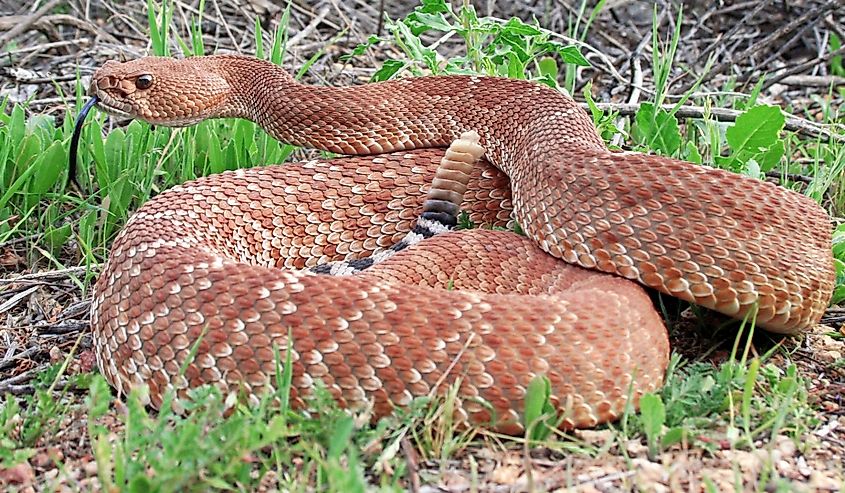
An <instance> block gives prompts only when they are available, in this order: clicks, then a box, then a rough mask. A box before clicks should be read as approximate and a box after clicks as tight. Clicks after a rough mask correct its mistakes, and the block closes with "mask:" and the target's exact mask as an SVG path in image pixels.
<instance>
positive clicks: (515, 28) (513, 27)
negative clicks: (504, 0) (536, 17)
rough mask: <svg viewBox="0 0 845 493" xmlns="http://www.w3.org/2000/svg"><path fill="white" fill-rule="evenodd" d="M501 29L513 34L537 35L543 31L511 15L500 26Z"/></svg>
mask: <svg viewBox="0 0 845 493" xmlns="http://www.w3.org/2000/svg"><path fill="white" fill-rule="evenodd" d="M502 30H503V31H506V32H507V33H508V34H511V35H514V36H539V35H540V34H542V33H543V31H541V30H539V29H537V28H536V27H534V26H531V25H528V24H526V23H524V22H522V20H521V19H519V18H517V17H511V18H510V19H509V20H508V21H507V22H505V24H504V25H503V26H502Z"/></svg>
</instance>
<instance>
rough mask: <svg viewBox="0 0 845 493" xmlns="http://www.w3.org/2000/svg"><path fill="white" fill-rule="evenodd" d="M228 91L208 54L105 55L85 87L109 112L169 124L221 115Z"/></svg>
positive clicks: (226, 101)
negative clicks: (105, 59)
mask: <svg viewBox="0 0 845 493" xmlns="http://www.w3.org/2000/svg"><path fill="white" fill-rule="evenodd" d="M230 92H231V91H230V87H229V83H228V81H227V80H226V78H225V77H224V75H223V73H222V72H221V71H220V70H217V64H216V63H214V61H213V60H211V59H210V58H209V59H207V60H206V59H202V58H187V59H182V60H177V59H175V58H166V57H144V58H139V59H137V60H132V61H129V62H122V63H121V62H115V61H108V62H106V63H105V64H103V66H102V67H100V68H99V69H97V71H96V72H95V73H94V76H93V77H92V78H91V85H90V86H89V88H88V94H89V95H91V96H97V98H98V99H99V103H98V106H99V107H100V109H102V110H104V111H106V112H107V113H111V114H114V115H118V116H124V117H130V118H137V119H140V120H144V121H146V122H149V123H152V124H155V125H162V126H170V127H182V126H187V125H193V124H195V123H198V122H200V121H202V120H205V119H207V118H214V117H218V116H223V115H224V114H225V113H226V112H227V107H228V103H229V94H230Z"/></svg>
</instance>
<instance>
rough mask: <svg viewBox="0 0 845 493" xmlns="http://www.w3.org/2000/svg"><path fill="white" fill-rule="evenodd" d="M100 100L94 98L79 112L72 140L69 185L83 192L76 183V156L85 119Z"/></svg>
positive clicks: (69, 156)
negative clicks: (71, 184)
mask: <svg viewBox="0 0 845 493" xmlns="http://www.w3.org/2000/svg"><path fill="white" fill-rule="evenodd" d="M99 100H100V99H99V98H98V97H97V96H94V97H92V98H91V99H90V100H89V101H88V102H87V103H85V106H83V107H82V111H80V112H79V115H77V117H76V121H75V122H74V124H73V136H71V138H70V154H69V155H68V158H69V159H68V173H67V176H68V185H70V183H73V184H74V185H76V188H78V189H79V190H82V187H80V186H79V182H78V181H76V155H77V152H78V150H79V136H80V135H81V134H82V124H83V123H84V122H85V117H87V116H88V112H89V111H91V108H93V107H94V105H95V104H97V102H98V101H99Z"/></svg>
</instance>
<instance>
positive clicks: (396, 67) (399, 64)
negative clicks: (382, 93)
mask: <svg viewBox="0 0 845 493" xmlns="http://www.w3.org/2000/svg"><path fill="white" fill-rule="evenodd" d="M403 68H405V62H403V61H400V60H393V59H390V60H385V62H384V63H383V64H382V66H381V68H380V69H378V70H377V71H376V73H374V74H373V77H372V79H371V80H372V81H373V82H379V81H383V80H388V79H390V78H391V77H393V76H394V75H395V74H396V72H398V71H400V70H402V69H403Z"/></svg>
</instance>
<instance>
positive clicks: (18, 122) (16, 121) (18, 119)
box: [9, 104, 26, 149]
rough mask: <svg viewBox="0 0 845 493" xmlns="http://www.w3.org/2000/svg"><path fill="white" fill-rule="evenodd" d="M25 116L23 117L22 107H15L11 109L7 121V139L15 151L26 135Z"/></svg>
mask: <svg viewBox="0 0 845 493" xmlns="http://www.w3.org/2000/svg"><path fill="white" fill-rule="evenodd" d="M25 119H26V115H24V111H23V106H21V105H19V104H18V105H15V106H14V107H13V108H12V116H11V118H10V119H9V138H10V139H11V141H12V142H11V145H12V147H13V148H15V149H17V148H18V146H20V143H21V141H22V140H23V137H24V135H26V120H25Z"/></svg>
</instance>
